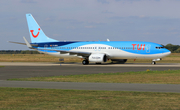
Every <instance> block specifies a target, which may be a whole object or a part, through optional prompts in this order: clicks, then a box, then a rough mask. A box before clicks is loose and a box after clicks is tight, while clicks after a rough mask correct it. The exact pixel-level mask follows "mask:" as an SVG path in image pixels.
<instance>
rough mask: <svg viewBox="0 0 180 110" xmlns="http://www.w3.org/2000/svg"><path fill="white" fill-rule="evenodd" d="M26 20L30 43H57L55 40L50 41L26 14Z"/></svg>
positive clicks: (30, 16) (31, 17)
mask: <svg viewBox="0 0 180 110" xmlns="http://www.w3.org/2000/svg"><path fill="white" fill-rule="evenodd" d="M26 19H27V24H28V27H29V34H30V37H31V42H32V43H43V42H57V40H54V39H51V38H49V37H47V36H46V35H45V34H44V32H43V31H42V29H41V28H40V26H39V25H38V24H37V22H36V20H35V19H34V17H33V16H32V15H31V14H26Z"/></svg>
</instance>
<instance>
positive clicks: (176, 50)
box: [163, 44, 180, 53]
mask: <svg viewBox="0 0 180 110" xmlns="http://www.w3.org/2000/svg"><path fill="white" fill-rule="evenodd" d="M163 46H164V47H165V48H166V49H168V50H170V51H171V53H180V45H173V44H167V45H163Z"/></svg>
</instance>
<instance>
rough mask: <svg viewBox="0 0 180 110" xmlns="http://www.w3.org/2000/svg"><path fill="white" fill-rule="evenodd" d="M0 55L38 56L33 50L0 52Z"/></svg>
mask: <svg viewBox="0 0 180 110" xmlns="http://www.w3.org/2000/svg"><path fill="white" fill-rule="evenodd" d="M0 54H40V53H39V52H38V51H33V50H0Z"/></svg>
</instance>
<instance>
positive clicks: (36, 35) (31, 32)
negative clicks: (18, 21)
mask: <svg viewBox="0 0 180 110" xmlns="http://www.w3.org/2000/svg"><path fill="white" fill-rule="evenodd" d="M38 30H39V31H40V30H41V29H40V28H39V29H38ZM39 31H38V33H37V34H36V35H34V33H33V32H34V30H30V32H31V34H32V36H33V37H34V38H36V37H38V35H39Z"/></svg>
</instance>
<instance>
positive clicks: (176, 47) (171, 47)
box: [0, 44, 180, 54]
mask: <svg viewBox="0 0 180 110" xmlns="http://www.w3.org/2000/svg"><path fill="white" fill-rule="evenodd" d="M162 46H164V47H165V48H166V49H168V50H170V51H171V53H180V45H173V44H167V45H162ZM0 54H40V53H39V52H38V51H34V50H0Z"/></svg>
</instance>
